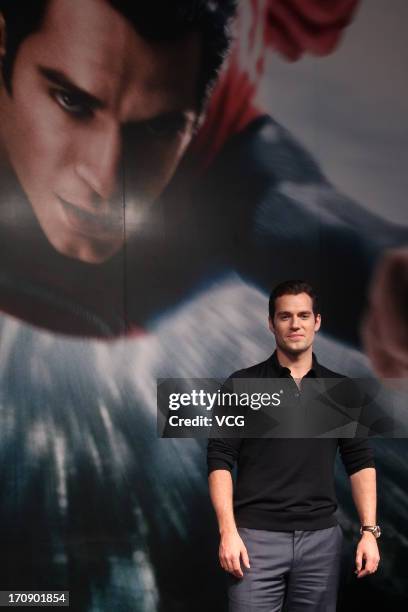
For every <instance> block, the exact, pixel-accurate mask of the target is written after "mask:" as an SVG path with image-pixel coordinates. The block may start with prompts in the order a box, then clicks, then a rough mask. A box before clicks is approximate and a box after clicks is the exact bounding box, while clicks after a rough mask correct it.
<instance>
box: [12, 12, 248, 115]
mask: <svg viewBox="0 0 408 612" xmlns="http://www.w3.org/2000/svg"><path fill="white" fill-rule="evenodd" d="M106 2H109V4H111V5H112V7H113V8H114V9H115V10H117V11H118V12H119V13H121V14H122V15H123V16H124V17H126V19H128V20H129V21H130V22H131V24H132V25H133V27H134V28H135V30H137V32H138V33H139V34H140V35H141V36H142V37H143V38H146V39H147V40H154V41H172V40H178V39H181V38H183V36H185V35H186V34H188V33H190V32H200V33H202V35H203V52H202V57H203V59H202V66H201V71H200V78H199V90H198V105H199V106H201V105H202V104H203V103H204V100H205V98H206V97H207V95H208V93H209V91H210V90H211V88H212V86H213V84H214V82H215V80H216V78H217V75H218V71H219V69H220V66H221V64H222V62H223V60H224V58H225V55H226V53H227V50H228V47H229V45H230V42H231V33H230V23H231V19H232V18H233V16H234V15H235V12H236V7H237V0H106ZM48 3H49V0H32V1H29V0H0V13H2V15H3V17H4V20H5V23H6V55H5V57H4V59H3V66H2V72H3V79H4V83H5V85H6V87H7V89H8V91H9V93H11V91H12V74H13V66H14V62H15V59H16V55H17V51H18V49H19V47H20V45H21V43H22V42H23V41H24V39H25V38H27V36H29V35H30V34H33V33H35V32H36V31H38V30H39V29H40V28H41V25H42V22H43V19H44V16H45V12H46V9H47V6H48Z"/></svg>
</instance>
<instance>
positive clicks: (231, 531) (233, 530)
mask: <svg viewBox="0 0 408 612" xmlns="http://www.w3.org/2000/svg"><path fill="white" fill-rule="evenodd" d="M219 531H220V536H221V537H224V536H229V535H235V534H237V533H238V529H237V526H236V525H228V526H227V527H220V530H219Z"/></svg>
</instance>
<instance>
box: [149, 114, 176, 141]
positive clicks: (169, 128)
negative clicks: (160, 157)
mask: <svg viewBox="0 0 408 612" xmlns="http://www.w3.org/2000/svg"><path fill="white" fill-rule="evenodd" d="M145 127H146V130H147V131H148V132H149V134H152V136H157V137H159V138H173V137H174V136H177V135H178V134H179V133H181V132H183V131H184V129H185V121H184V119H183V118H182V117H172V118H167V117H166V118H157V119H151V120H150V121H146V122H145Z"/></svg>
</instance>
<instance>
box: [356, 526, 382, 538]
mask: <svg viewBox="0 0 408 612" xmlns="http://www.w3.org/2000/svg"><path fill="white" fill-rule="evenodd" d="M366 533H369V534H371V536H372V537H374V538H375V539H376V540H377V539H378V538H379V537H380V535H381V529H380V526H379V525H376V524H372V525H367V524H365V525H361V526H360V535H361V537H363V536H364V535H365V534H366Z"/></svg>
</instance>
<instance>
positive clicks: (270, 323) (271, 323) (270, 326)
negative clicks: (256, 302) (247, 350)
mask: <svg viewBox="0 0 408 612" xmlns="http://www.w3.org/2000/svg"><path fill="white" fill-rule="evenodd" d="M268 324H269V329H270V330H271V332H272V333H273V334H274V333H275V328H274V326H273V321H272V319H271V317H268Z"/></svg>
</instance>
